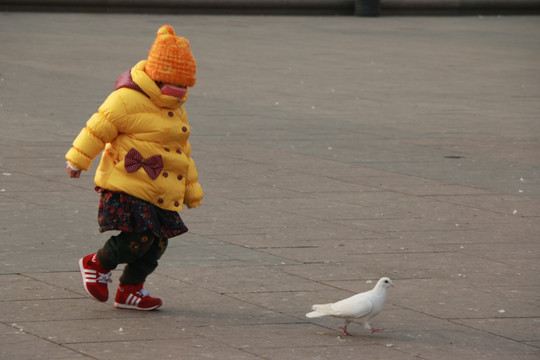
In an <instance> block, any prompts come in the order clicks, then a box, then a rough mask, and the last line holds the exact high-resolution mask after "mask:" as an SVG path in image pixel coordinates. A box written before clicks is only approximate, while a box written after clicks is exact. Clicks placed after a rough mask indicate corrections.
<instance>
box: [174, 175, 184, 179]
mask: <svg viewBox="0 0 540 360" xmlns="http://www.w3.org/2000/svg"><path fill="white" fill-rule="evenodd" d="M176 178H177V179H178V180H182V179H183V178H184V177H183V176H182V175H178V176H177V177H176Z"/></svg>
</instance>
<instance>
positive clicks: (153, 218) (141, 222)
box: [96, 187, 188, 239]
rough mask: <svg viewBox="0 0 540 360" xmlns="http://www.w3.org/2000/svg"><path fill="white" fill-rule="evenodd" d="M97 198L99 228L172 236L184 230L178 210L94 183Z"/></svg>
mask: <svg viewBox="0 0 540 360" xmlns="http://www.w3.org/2000/svg"><path fill="white" fill-rule="evenodd" d="M96 191H97V192H99V193H100V194H101V196H100V199H99V210H98V223H99V231H100V232H105V231H109V230H120V231H125V232H144V231H152V232H153V233H154V234H156V235H157V236H159V237H160V238H167V239H169V238H172V237H174V236H177V235H180V234H183V233H185V232H187V231H188V228H187V227H186V225H185V224H184V222H183V221H182V218H181V217H180V214H178V213H177V212H176V211H170V210H165V209H161V208H159V207H157V206H155V205H153V204H151V203H149V202H147V201H144V200H141V199H138V198H136V197H134V196H131V195H128V194H126V193H121V192H114V191H109V190H106V189H102V188H99V187H96Z"/></svg>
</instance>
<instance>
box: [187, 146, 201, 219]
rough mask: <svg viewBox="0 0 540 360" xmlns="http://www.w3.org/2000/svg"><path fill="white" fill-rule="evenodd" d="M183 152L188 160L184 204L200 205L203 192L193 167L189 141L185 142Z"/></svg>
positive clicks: (188, 205)
mask: <svg viewBox="0 0 540 360" xmlns="http://www.w3.org/2000/svg"><path fill="white" fill-rule="evenodd" d="M184 153H185V154H186V155H187V157H188V160H189V168H188V172H187V178H186V193H185V196H184V204H186V206H187V207H188V208H189V209H191V208H194V207H197V206H199V205H201V200H202V198H203V196H204V193H203V190H202V187H201V185H200V184H199V183H198V181H199V175H198V173H197V168H196V167H195V161H193V159H192V158H191V145H190V143H189V141H188V142H186V146H185V148H184Z"/></svg>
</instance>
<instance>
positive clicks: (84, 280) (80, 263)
mask: <svg viewBox="0 0 540 360" xmlns="http://www.w3.org/2000/svg"><path fill="white" fill-rule="evenodd" d="M83 259H84V258H80V259H79V271H80V272H81V277H82V282H83V286H84V291H86V293H87V294H88V296H90V298H91V299H94V300H96V301H99V302H106V301H107V299H105V300H99V299H98V298H95V297H94V295H92V294H91V293H90V291H89V290H88V287H87V286H86V279H85V277H84V266H83Z"/></svg>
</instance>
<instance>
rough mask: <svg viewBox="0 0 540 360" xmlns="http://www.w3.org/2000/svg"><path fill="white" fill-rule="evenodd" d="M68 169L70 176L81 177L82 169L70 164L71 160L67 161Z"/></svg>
mask: <svg viewBox="0 0 540 360" xmlns="http://www.w3.org/2000/svg"><path fill="white" fill-rule="evenodd" d="M66 170H67V173H68V175H69V177H70V178H77V179H78V178H79V177H81V170H76V169H74V168H73V167H72V166H70V165H69V162H66Z"/></svg>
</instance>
